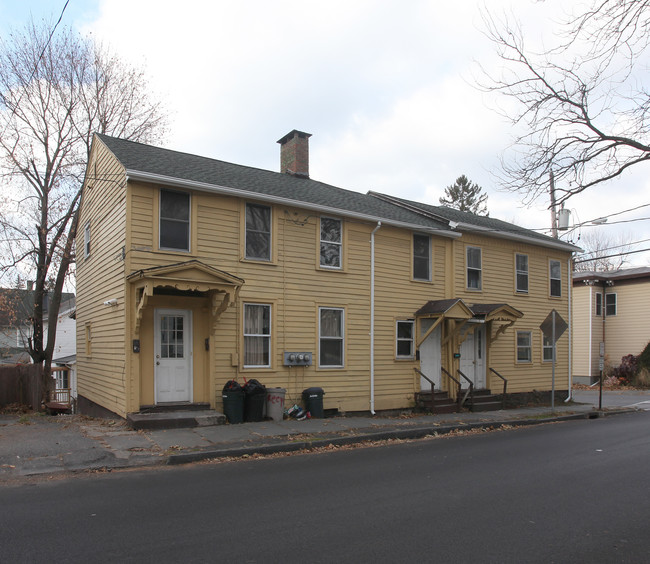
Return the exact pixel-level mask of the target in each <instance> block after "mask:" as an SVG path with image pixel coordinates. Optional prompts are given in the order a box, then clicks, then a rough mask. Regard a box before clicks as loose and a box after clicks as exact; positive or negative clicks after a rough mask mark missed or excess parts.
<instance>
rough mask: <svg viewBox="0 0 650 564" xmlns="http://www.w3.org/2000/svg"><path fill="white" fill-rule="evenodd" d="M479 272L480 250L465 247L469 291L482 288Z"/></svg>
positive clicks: (480, 269) (478, 248)
mask: <svg viewBox="0 0 650 564" xmlns="http://www.w3.org/2000/svg"><path fill="white" fill-rule="evenodd" d="M481 271H482V268H481V248H480V247H467V287H468V288H469V289H470V290H480V289H481V288H482V280H481Z"/></svg>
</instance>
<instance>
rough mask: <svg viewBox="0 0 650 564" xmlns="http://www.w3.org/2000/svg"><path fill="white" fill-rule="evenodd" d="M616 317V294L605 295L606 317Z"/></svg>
mask: <svg viewBox="0 0 650 564" xmlns="http://www.w3.org/2000/svg"><path fill="white" fill-rule="evenodd" d="M613 315H616V294H605V317H612V316H613Z"/></svg>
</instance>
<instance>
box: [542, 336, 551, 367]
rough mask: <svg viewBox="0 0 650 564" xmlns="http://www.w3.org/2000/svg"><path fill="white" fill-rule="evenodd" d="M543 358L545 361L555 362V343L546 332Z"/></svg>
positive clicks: (543, 343) (543, 342)
mask: <svg viewBox="0 0 650 564" xmlns="http://www.w3.org/2000/svg"><path fill="white" fill-rule="evenodd" d="M542 360H543V361H544V362H553V343H552V342H551V339H549V338H548V337H547V336H546V335H544V334H542Z"/></svg>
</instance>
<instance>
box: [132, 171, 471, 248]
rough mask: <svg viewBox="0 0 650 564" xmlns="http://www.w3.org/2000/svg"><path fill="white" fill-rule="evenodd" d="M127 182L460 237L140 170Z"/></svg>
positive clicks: (327, 207) (359, 214) (375, 217)
mask: <svg viewBox="0 0 650 564" xmlns="http://www.w3.org/2000/svg"><path fill="white" fill-rule="evenodd" d="M126 179H127V181H140V182H153V183H157V184H165V185H166V186H174V187H177V188H189V189H192V190H198V191H201V192H211V193H213V194H223V195H225V196H236V197H239V198H248V199H251V198H254V199H256V200H260V201H263V202H269V203H274V204H284V205H287V206H295V207H300V208H303V209H308V210H311V211H316V212H324V213H331V214H335V215H339V216H342V217H350V218H354V219H361V220H366V221H369V222H372V223H377V222H381V223H382V225H390V226H392V227H400V228H404V229H409V230H412V231H420V232H423V233H430V234H432V235H439V236H440V237H447V238H449V239H457V238H459V237H461V234H460V233H455V232H454V231H451V230H447V229H434V228H431V227H426V226H425V225H417V224H414V223H407V222H403V221H396V220H391V219H387V218H385V217H378V216H374V215H367V214H364V213H355V212H351V211H349V210H343V209H340V208H334V207H330V206H323V205H320V204H312V203H310V202H305V201H303V200H293V199H291V198H280V197H278V196H271V195H269V194H261V193H259V192H251V191H250V190H242V189H240V188H230V187H227V186H219V185H218V184H210V183H208V182H197V181H195V180H184V179H182V178H174V177H172V176H165V175H162V174H153V173H151V172H142V171H139V170H128V169H127V171H126Z"/></svg>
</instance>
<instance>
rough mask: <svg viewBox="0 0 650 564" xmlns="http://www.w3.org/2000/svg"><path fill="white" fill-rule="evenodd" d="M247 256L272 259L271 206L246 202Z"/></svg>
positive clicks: (254, 258) (248, 257)
mask: <svg viewBox="0 0 650 564" xmlns="http://www.w3.org/2000/svg"><path fill="white" fill-rule="evenodd" d="M246 258H247V259H253V260H269V261H270V260H271V208H270V207H269V206H262V205H259V204H246Z"/></svg>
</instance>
